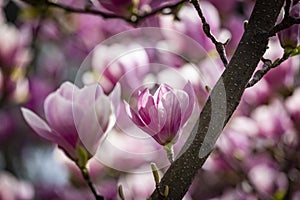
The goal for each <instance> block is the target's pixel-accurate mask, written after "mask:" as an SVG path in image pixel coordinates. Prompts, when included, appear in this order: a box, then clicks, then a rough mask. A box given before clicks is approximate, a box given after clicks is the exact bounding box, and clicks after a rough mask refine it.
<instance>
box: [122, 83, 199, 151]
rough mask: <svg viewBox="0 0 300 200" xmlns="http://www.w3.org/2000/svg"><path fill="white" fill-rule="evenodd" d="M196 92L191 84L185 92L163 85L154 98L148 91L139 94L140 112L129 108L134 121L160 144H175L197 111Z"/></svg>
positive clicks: (187, 85) (128, 112)
mask: <svg viewBox="0 0 300 200" xmlns="http://www.w3.org/2000/svg"><path fill="white" fill-rule="evenodd" d="M194 98H195V96H194V90H193V88H192V85H191V83H190V82H188V83H187V84H186V85H185V86H184V88H183V90H176V89H173V88H171V87H170V86H168V85H167V84H162V85H160V87H159V88H158V89H157V90H156V92H155V94H154V95H151V94H150V92H149V89H147V88H146V89H144V90H143V91H142V92H140V94H139V96H138V102H137V111H135V110H134V109H133V108H131V107H129V105H128V104H127V105H126V106H127V108H126V109H127V114H128V115H129V117H130V118H131V120H132V121H133V122H134V123H135V124H136V125H137V126H138V127H139V128H140V129H142V130H143V131H145V132H146V133H147V134H149V135H151V137H152V138H153V139H155V140H156V141H157V142H158V143H159V144H161V145H163V146H166V145H168V144H170V143H171V144H174V143H175V142H176V140H177V139H178V134H179V132H180V130H181V128H182V127H183V126H184V124H185V123H186V121H187V120H188V119H189V117H190V115H191V114H192V111H193V108H194V101H195V100H194Z"/></svg>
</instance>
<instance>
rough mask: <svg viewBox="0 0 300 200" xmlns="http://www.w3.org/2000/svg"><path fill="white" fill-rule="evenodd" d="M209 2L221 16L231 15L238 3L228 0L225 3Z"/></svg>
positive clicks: (210, 0)
mask: <svg viewBox="0 0 300 200" xmlns="http://www.w3.org/2000/svg"><path fill="white" fill-rule="evenodd" d="M209 2H211V3H212V4H213V5H214V6H215V7H216V8H217V9H218V11H219V12H220V13H221V14H223V15H226V14H231V12H232V11H233V10H234V9H235V7H236V6H237V3H238V1H237V0H229V1H226V2H223V1H219V0H209Z"/></svg>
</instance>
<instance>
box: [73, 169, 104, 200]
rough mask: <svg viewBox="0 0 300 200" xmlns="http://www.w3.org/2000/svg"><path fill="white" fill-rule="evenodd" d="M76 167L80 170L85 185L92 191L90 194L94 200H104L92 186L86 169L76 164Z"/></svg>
mask: <svg viewBox="0 0 300 200" xmlns="http://www.w3.org/2000/svg"><path fill="white" fill-rule="evenodd" d="M77 166H78V168H79V169H80V172H81V174H82V176H83V178H84V180H85V181H86V183H87V184H88V186H89V188H90V190H91V191H92V193H93V195H94V197H95V199H96V200H104V197H103V196H101V195H99V194H98V192H97V190H96V188H95V186H94V184H93V183H92V181H91V178H90V175H89V171H88V169H87V168H86V167H82V166H80V165H78V164H77Z"/></svg>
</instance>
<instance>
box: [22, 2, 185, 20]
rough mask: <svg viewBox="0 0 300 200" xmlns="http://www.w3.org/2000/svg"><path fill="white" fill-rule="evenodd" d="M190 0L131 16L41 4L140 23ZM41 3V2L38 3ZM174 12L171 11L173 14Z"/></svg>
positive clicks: (71, 11)
mask: <svg viewBox="0 0 300 200" xmlns="http://www.w3.org/2000/svg"><path fill="white" fill-rule="evenodd" d="M22 1H23V2H26V3H28V4H30V5H32V6H37V5H36V4H35V3H33V2H32V1H31V0H22ZM187 1H188V0H181V1H179V2H177V3H173V4H166V5H164V6H161V7H159V8H157V9H154V10H152V11H150V12H145V13H142V14H134V15H131V16H129V17H126V16H122V15H117V14H114V13H108V12H103V11H100V10H97V9H93V8H90V7H86V8H74V7H71V6H68V5H65V4H59V3H54V2H51V1H48V0H45V1H43V2H41V4H42V5H43V4H44V5H47V6H49V7H54V8H59V9H62V10H64V11H67V12H69V13H80V14H91V15H97V16H101V17H103V18H105V19H122V20H124V21H126V22H129V23H132V24H138V23H140V22H141V21H143V20H144V19H146V18H147V17H150V16H153V15H156V14H158V13H161V12H162V11H163V10H165V9H167V8H169V9H171V10H173V9H176V8H178V7H179V6H181V5H182V4H183V3H185V2H187ZM38 5H39V4H38ZM171 13H172V12H170V14H171Z"/></svg>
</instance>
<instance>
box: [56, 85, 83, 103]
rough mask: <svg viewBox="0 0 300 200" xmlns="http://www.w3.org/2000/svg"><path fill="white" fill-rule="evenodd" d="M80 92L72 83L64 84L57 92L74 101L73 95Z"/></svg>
mask: <svg viewBox="0 0 300 200" xmlns="http://www.w3.org/2000/svg"><path fill="white" fill-rule="evenodd" d="M78 91H79V89H78V87H77V86H76V85H74V84H72V83H71V82H68V81H67V82H64V83H63V84H62V85H61V86H60V87H59V88H58V90H57V92H58V93H59V94H60V95H61V96H63V97H64V98H66V99H69V100H72V99H73V94H74V93H77V92H78Z"/></svg>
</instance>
